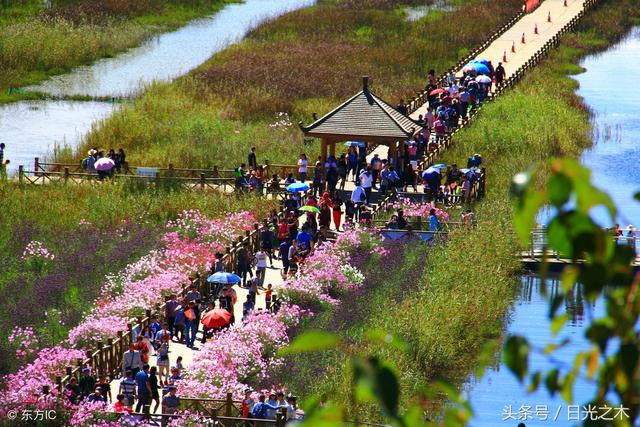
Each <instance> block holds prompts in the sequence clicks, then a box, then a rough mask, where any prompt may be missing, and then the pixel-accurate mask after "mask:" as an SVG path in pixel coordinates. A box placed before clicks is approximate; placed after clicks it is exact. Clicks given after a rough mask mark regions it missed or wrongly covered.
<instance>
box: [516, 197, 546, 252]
mask: <svg viewBox="0 0 640 427" xmlns="http://www.w3.org/2000/svg"><path fill="white" fill-rule="evenodd" d="M546 202H547V197H546V194H544V193H540V192H530V193H528V194H527V196H526V197H525V198H524V199H523V200H522V202H521V204H520V205H519V206H517V207H516V209H515V212H514V215H513V223H514V226H515V229H516V232H517V233H518V237H520V241H521V242H522V243H523V244H525V245H528V244H529V240H530V239H531V230H532V229H533V228H534V227H535V225H536V222H537V215H538V211H539V210H540V208H542V207H543V206H544V205H545V203H546Z"/></svg>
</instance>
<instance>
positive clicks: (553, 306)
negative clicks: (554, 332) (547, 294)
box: [549, 268, 566, 319]
mask: <svg viewBox="0 0 640 427" xmlns="http://www.w3.org/2000/svg"><path fill="white" fill-rule="evenodd" d="M565 270H566V268H565ZM563 302H564V295H562V294H555V295H554V296H553V297H552V298H551V301H549V319H553V318H554V317H555V316H556V312H557V311H558V309H559V308H560V307H561V306H562V303H563Z"/></svg>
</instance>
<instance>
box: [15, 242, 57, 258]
mask: <svg viewBox="0 0 640 427" xmlns="http://www.w3.org/2000/svg"><path fill="white" fill-rule="evenodd" d="M36 258H37V259H41V260H44V261H53V260H54V259H55V258H56V256H55V255H54V254H53V253H51V251H49V249H47V248H46V247H45V246H44V244H43V243H42V242H39V241H37V240H32V241H30V242H29V243H28V244H27V247H26V248H24V251H23V252H22V259H23V260H24V261H28V260H31V259H36Z"/></svg>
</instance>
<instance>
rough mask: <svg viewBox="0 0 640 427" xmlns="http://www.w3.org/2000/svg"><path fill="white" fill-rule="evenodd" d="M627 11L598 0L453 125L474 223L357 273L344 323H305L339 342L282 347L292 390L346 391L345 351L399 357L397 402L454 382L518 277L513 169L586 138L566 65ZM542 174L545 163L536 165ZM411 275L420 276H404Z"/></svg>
mask: <svg viewBox="0 0 640 427" xmlns="http://www.w3.org/2000/svg"><path fill="white" fill-rule="evenodd" d="M634 14H635V15H634ZM637 16H638V15H637V11H636V10H635V8H634V4H633V2H632V1H630V0H610V1H606V0H605V1H603V2H602V3H601V5H600V6H599V7H598V8H597V9H595V10H594V11H593V12H592V13H590V14H589V16H588V17H587V18H586V19H585V20H584V21H583V23H582V24H581V28H580V31H579V32H577V33H575V34H571V35H568V36H567V37H565V39H564V40H563V42H562V44H561V46H560V48H559V49H558V50H557V51H555V52H554V53H553V54H552V55H551V57H550V58H549V59H547V60H546V61H544V62H543V63H542V64H541V65H540V66H539V67H537V68H536V69H535V70H533V71H532V72H531V73H530V74H529V75H528V76H527V77H526V78H525V80H524V81H523V82H521V83H520V84H519V85H518V86H517V87H516V88H515V89H514V90H513V91H512V92H509V93H507V94H506V95H505V96H503V97H501V98H500V99H498V100H497V101H495V102H493V103H491V104H489V105H487V106H485V107H484V108H483V112H482V114H481V115H480V116H479V117H478V118H477V120H476V121H475V122H474V123H473V125H472V126H471V127H469V128H467V129H465V130H464V131H462V132H461V133H459V134H458V135H457V136H456V145H455V147H454V148H453V149H452V150H451V151H449V152H448V153H447V154H446V156H445V160H446V161H448V162H453V161H459V159H460V158H465V157H467V156H468V155H469V154H470V153H473V152H479V153H482V154H483V157H484V158H485V159H486V164H485V166H486V167H487V171H488V176H489V177H490V178H489V182H490V185H489V186H488V187H487V189H488V193H487V197H486V199H485V200H484V201H483V202H481V203H480V204H479V205H478V206H477V207H476V215H477V218H478V220H479V221H478V226H477V227H476V228H474V229H472V230H466V229H460V230H456V231H453V232H452V233H451V234H450V235H449V237H448V239H447V241H446V242H444V243H443V244H441V245H439V246H438V247H437V248H434V249H432V250H428V251H426V252H425V251H424V249H423V248H422V247H414V248H408V249H407V251H406V252H405V253H404V254H403V255H402V256H399V257H397V258H396V257H389V258H387V259H385V260H383V263H386V264H384V265H381V266H378V265H376V266H371V265H369V266H367V268H366V269H365V271H366V275H367V278H368V279H367V280H368V281H373V282H378V285H377V286H374V287H373V288H372V289H371V290H370V292H368V293H367V294H365V295H360V296H358V299H357V300H355V299H354V301H357V302H356V303H354V304H349V307H348V308H347V310H348V311H352V310H354V307H355V308H357V310H356V312H357V315H351V317H350V320H351V321H350V322H349V323H347V324H340V323H336V320H335V319H336V318H337V319H340V313H339V312H338V313H333V312H332V313H328V314H327V313H325V314H324V315H323V316H321V317H319V318H317V319H314V320H313V321H312V322H311V323H312V324H313V326H315V327H318V328H323V329H327V330H331V331H333V330H336V331H337V332H338V334H339V335H340V336H341V337H342V338H344V339H345V342H346V343H348V345H345V344H344V342H343V344H342V346H341V348H340V351H337V350H336V351H327V352H324V353H320V354H316V355H312V356H309V355H308V354H301V355H295V356H290V357H291V362H292V363H295V364H296V365H294V366H300V367H301V369H299V370H298V369H296V370H295V372H296V376H295V377H297V375H298V372H303V373H306V374H303V375H301V376H300V377H298V378H299V380H297V379H296V378H291V379H288V381H291V383H292V384H294V390H296V391H298V390H299V391H300V393H304V394H305V395H306V394H308V393H316V394H318V395H321V396H325V397H326V398H329V399H331V400H332V401H334V402H352V387H353V383H352V376H351V372H350V369H351V365H350V364H349V362H348V360H345V357H344V356H345V354H346V355H347V356H353V355H360V356H365V355H367V354H375V355H378V356H381V357H382V358H384V359H387V360H392V361H393V362H394V364H395V365H396V366H397V368H398V369H397V374H398V378H399V380H400V384H401V391H402V394H403V395H402V401H403V402H404V404H405V406H406V404H408V403H409V402H411V398H410V397H409V396H422V394H421V392H422V387H423V386H424V385H426V384H428V383H430V382H432V381H434V380H448V381H453V382H458V381H461V380H463V379H464V378H465V377H466V376H467V375H468V374H469V372H471V371H472V367H473V366H474V365H475V364H476V363H477V360H478V357H479V356H480V355H483V356H486V353H484V352H482V348H483V346H484V345H485V343H487V341H488V340H491V339H499V338H500V337H501V335H502V328H503V326H502V325H503V321H504V316H505V314H506V312H507V310H508V307H509V305H510V304H511V302H512V301H513V297H514V286H517V284H518V283H519V282H518V280H517V274H518V272H519V264H518V261H517V259H515V258H514V257H513V249H514V248H515V247H517V245H518V241H517V238H516V236H515V234H514V233H513V232H512V231H511V230H512V229H513V225H512V224H513V222H512V219H513V215H512V202H511V200H510V197H509V189H510V185H511V178H512V177H513V176H514V175H515V174H516V173H518V172H521V171H523V170H527V169H529V168H530V167H531V165H532V164H544V163H545V162H546V161H547V160H548V158H549V157H551V156H569V157H577V156H578V155H579V154H580V152H581V151H582V150H584V149H585V148H587V147H589V146H590V144H591V126H590V124H589V121H588V119H589V113H588V110H587V109H586V108H585V107H584V105H583V104H582V102H581V100H580V98H579V97H577V96H576V95H575V92H574V91H575V89H576V83H575V81H574V80H572V79H570V77H568V76H567V74H572V73H576V72H580V67H578V66H577V65H576V64H577V61H578V60H579V59H580V58H581V57H582V56H584V55H586V54H588V53H591V52H593V51H594V50H597V49H602V48H606V47H607V46H609V45H610V44H611V43H613V42H614V41H615V40H617V39H618V38H619V37H621V36H622V35H623V34H625V33H626V31H627V30H628V28H629V26H630V25H631V24H632V23H633V22H637V21H634V19H637ZM634 17H635V18H634ZM545 175H546V173H545V171H544V169H543V170H542V175H541V176H545ZM396 259H398V260H402V263H401V264H398V263H395V262H394V261H395V260H396ZM416 274H417V276H418V277H419V278H418V279H416V280H415V282H410V283H407V281H408V280H409V281H411V279H412V278H413V277H414V276H415V275H416ZM360 304H362V305H363V307H365V308H364V309H363V310H360V309H359V306H360ZM372 329H381V330H384V331H387V332H389V333H392V334H394V335H396V336H398V337H399V338H400V339H402V340H404V341H405V342H407V343H408V344H409V351H408V352H406V353H405V352H401V351H398V350H397V349H396V348H393V347H389V346H384V345H376V344H371V343H370V342H369V341H367V340H366V339H365V338H366V332H367V331H370V330H372ZM317 366H322V367H323V368H322V369H318V368H317ZM288 370H289V371H291V369H290V367H289V368H288ZM292 377H293V376H292ZM336 378H342V379H343V380H341V381H336ZM414 399H415V401H414V403H418V404H420V405H421V406H422V407H423V409H425V410H427V411H428V410H429V409H432V408H433V403H434V402H433V401H428V400H427V401H425V400H420V399H418V398H417V397H414ZM436 403H437V400H436ZM472 403H473V402H472ZM346 406H348V410H347V416H348V418H352V417H354V416H357V415H358V413H360V415H362V414H363V413H367V414H368V415H369V414H370V413H372V411H371V408H370V407H365V408H360V407H356V406H355V404H353V405H346ZM361 409H365V411H364V412H361V411H360V410H361Z"/></svg>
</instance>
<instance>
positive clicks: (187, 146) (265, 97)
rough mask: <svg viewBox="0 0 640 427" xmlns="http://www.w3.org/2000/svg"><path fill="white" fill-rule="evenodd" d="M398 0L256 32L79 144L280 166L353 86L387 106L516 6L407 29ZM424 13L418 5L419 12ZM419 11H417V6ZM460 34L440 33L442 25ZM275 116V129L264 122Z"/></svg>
mask: <svg viewBox="0 0 640 427" xmlns="http://www.w3.org/2000/svg"><path fill="white" fill-rule="evenodd" d="M415 3H418V2H416V1H410V0H376V1H365V0H357V1H353V0H339V1H328V0H325V1H321V2H319V4H318V5H317V6H314V7H310V8H306V9H303V10H299V11H295V12H292V13H289V14H287V15H285V16H282V17H280V18H278V19H275V20H273V21H271V22H269V23H266V24H264V25H262V26H260V27H258V28H257V29H256V30H254V31H253V32H252V33H250V34H249V36H248V37H247V38H246V39H245V40H244V41H243V42H241V43H239V44H237V45H235V46H233V47H231V48H229V49H227V50H225V51H223V52H221V53H220V54H218V55H216V56H214V57H213V58H212V59H211V60H210V61H208V62H207V63H205V64H203V65H202V66H201V67H199V69H198V70H196V71H194V72H193V73H192V74H191V75H190V76H188V77H186V78H183V79H181V80H179V81H177V82H174V83H171V84H160V85H154V86H152V87H151V88H149V90H148V91H147V92H146V93H145V94H143V95H142V96H141V97H140V98H139V99H137V100H136V101H135V102H134V103H133V105H131V106H129V107H126V108H123V109H122V110H121V111H119V112H118V113H116V114H114V116H113V117H112V118H110V119H108V120H107V121H105V122H104V123H102V124H100V125H99V126H97V128H96V129H94V130H93V132H92V133H91V134H90V135H89V136H88V137H87V138H86V141H85V142H84V143H83V144H82V146H81V147H80V148H79V149H78V150H77V153H80V154H78V155H74V153H71V152H67V153H65V154H64V155H63V156H62V157H63V158H64V159H65V160H70V159H71V158H73V160H74V161H75V160H78V157H79V156H80V155H82V154H83V153H86V151H87V148H88V147H92V146H100V147H111V146H122V147H124V149H125V150H126V151H127V153H128V154H129V159H130V161H131V162H132V163H136V164H141V163H144V164H167V163H170V162H171V163H173V164H175V165H180V166H184V167H210V166H212V165H214V164H217V165H226V166H230V165H233V164H234V163H237V162H239V161H243V160H246V154H247V153H248V150H249V147H250V146H252V145H255V146H256V147H257V148H258V151H257V153H258V158H259V160H260V161H262V160H263V159H269V160H271V161H272V162H292V161H293V160H295V159H296V158H297V156H298V155H299V154H300V151H301V150H307V151H308V152H309V154H311V153H316V152H318V151H319V146H318V145H312V146H310V147H305V146H303V145H302V136H301V133H300V130H299V129H298V128H297V126H295V123H297V122H298V121H299V120H303V121H305V122H309V121H310V119H311V114H312V113H313V112H317V113H318V114H322V113H325V112H327V111H329V109H331V108H332V107H333V106H335V105H336V104H337V103H338V102H342V101H343V100H344V99H345V97H348V96H351V95H352V94H353V93H355V92H356V91H358V90H359V89H360V84H361V80H360V76H361V75H362V74H368V75H370V76H371V77H372V85H373V86H372V88H373V90H374V92H376V93H377V94H378V95H380V96H382V97H384V98H386V99H387V100H388V101H389V102H391V103H394V104H395V103H396V102H397V101H398V99H399V98H400V97H405V98H408V97H409V96H410V95H413V94H415V92H416V91H417V90H418V89H420V88H422V87H424V85H425V82H426V74H427V72H428V70H429V69H431V68H433V69H435V70H436V71H437V72H438V73H441V72H442V71H443V70H444V69H446V68H448V67H449V66H451V65H452V64H454V63H455V62H456V61H457V60H458V59H459V58H460V57H461V56H462V55H464V54H465V53H466V52H467V50H468V49H470V48H472V47H474V46H475V45H477V44H478V43H479V42H480V41H481V40H482V39H484V37H486V34H488V33H490V32H491V31H493V30H494V29H495V28H497V27H498V26H499V24H501V23H503V22H504V21H505V20H506V19H507V17H509V16H511V15H513V13H514V12H515V11H517V10H518V8H519V7H520V5H521V2H520V1H519V0H508V1H504V2H495V1H489V0H467V1H453V2H452V3H454V4H456V5H457V8H456V9H455V10H454V11H453V12H447V13H445V12H441V11H437V10H435V11H432V12H430V13H429V14H428V15H427V16H425V17H423V18H422V19H420V20H418V21H415V22H410V21H409V20H407V17H406V6H407V5H410V4H415ZM420 3H425V2H420ZM427 3H428V2H427ZM453 22H455V23H456V24H455V25H456V27H457V28H468V29H469V30H466V31H452V23H453ZM279 112H286V113H288V114H289V116H290V117H291V118H290V119H289V121H288V123H286V124H282V123H280V124H279V125H276V126H271V125H274V123H275V122H278V121H280V118H277V117H276V115H277V113H279Z"/></svg>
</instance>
